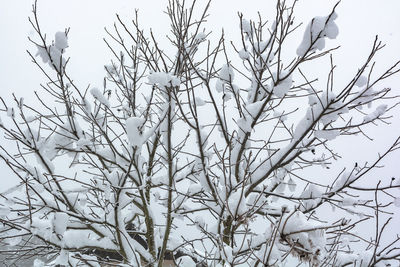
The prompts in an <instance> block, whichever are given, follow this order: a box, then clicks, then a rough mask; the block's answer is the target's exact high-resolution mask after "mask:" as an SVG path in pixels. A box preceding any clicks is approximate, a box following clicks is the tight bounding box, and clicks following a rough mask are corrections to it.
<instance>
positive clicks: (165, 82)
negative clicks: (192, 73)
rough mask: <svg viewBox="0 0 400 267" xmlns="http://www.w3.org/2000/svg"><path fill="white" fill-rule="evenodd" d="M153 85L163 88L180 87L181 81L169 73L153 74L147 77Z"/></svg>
mask: <svg viewBox="0 0 400 267" xmlns="http://www.w3.org/2000/svg"><path fill="white" fill-rule="evenodd" d="M147 79H148V80H149V83H150V84H151V85H157V84H158V85H159V86H161V87H168V86H173V87H176V86H179V85H180V84H181V81H180V80H179V78H178V77H176V76H174V75H172V74H170V73H167V72H153V73H150V74H149V75H148V76H147Z"/></svg>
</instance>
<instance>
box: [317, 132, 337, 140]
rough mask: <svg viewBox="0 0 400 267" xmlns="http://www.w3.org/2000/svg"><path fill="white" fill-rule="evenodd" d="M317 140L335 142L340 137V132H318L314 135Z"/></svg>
mask: <svg viewBox="0 0 400 267" xmlns="http://www.w3.org/2000/svg"><path fill="white" fill-rule="evenodd" d="M314 135H315V137H316V138H319V139H326V140H333V139H335V138H336V137H338V136H339V135H340V131H338V130H329V131H327V130H317V131H315V133H314Z"/></svg>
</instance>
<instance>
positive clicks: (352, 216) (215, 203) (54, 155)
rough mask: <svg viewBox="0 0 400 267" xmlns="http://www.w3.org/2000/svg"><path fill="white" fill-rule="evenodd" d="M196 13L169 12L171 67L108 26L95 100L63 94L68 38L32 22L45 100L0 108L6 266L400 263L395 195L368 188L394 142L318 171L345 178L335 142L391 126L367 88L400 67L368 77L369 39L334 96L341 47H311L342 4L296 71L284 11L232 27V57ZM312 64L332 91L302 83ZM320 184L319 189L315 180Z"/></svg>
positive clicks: (384, 105)
mask: <svg viewBox="0 0 400 267" xmlns="http://www.w3.org/2000/svg"><path fill="white" fill-rule="evenodd" d="M198 2H199V1H196V0H194V1H180V0H170V1H169V3H168V7H167V12H166V13H167V15H168V16H169V19H170V23H171V32H170V33H169V35H168V40H169V47H168V51H174V52H173V53H167V52H165V51H167V50H164V49H165V48H163V47H161V43H160V42H159V41H158V40H157V39H158V37H156V36H154V35H153V33H152V32H150V33H149V35H146V34H145V32H144V31H143V30H142V28H141V27H140V26H139V21H138V14H137V12H136V13H135V15H134V17H133V20H132V21H130V22H126V21H124V20H123V19H122V18H120V17H119V16H117V22H116V24H115V25H114V28H113V29H112V30H107V31H106V32H107V34H108V38H107V39H105V43H106V45H107V46H108V47H109V49H110V51H111V52H112V54H113V55H114V57H113V59H112V61H111V63H110V65H107V66H106V67H105V70H106V72H107V74H106V78H105V79H104V88H103V89H98V88H90V87H89V86H88V87H87V88H80V87H78V86H77V85H76V84H75V82H74V80H73V78H72V77H70V76H69V74H68V63H69V58H68V57H67V56H66V50H67V48H68V38H67V37H68V33H69V29H67V30H65V31H63V32H57V33H56V35H55V39H54V40H49V39H48V38H46V35H45V34H44V33H43V32H42V30H41V28H40V24H39V20H38V17H37V5H36V3H35V4H34V5H33V16H32V18H31V19H30V22H31V24H32V27H33V28H34V30H35V31H36V37H35V38H34V39H32V40H31V42H32V43H33V44H34V45H36V47H37V54H36V55H34V54H31V53H30V52H28V54H29V56H30V57H31V59H32V61H33V63H34V64H36V65H37V66H38V68H39V69H40V70H41V71H42V72H43V74H44V76H45V78H46V79H47V81H46V83H44V84H42V85H41V87H42V90H43V91H44V93H45V94H46V96H45V97H44V95H43V94H42V93H37V92H35V97H36V99H37V101H38V104H40V105H37V106H30V105H28V104H25V103H24V101H23V99H22V98H21V99H19V98H17V97H16V96H14V100H15V101H14V103H7V101H5V100H4V99H3V98H0V99H1V101H2V107H1V111H2V112H3V113H7V115H8V117H7V116H6V117H4V116H3V121H2V122H0V128H1V129H2V130H3V133H4V136H5V138H6V139H8V140H10V142H13V143H15V145H16V153H14V152H10V151H9V150H8V149H6V148H4V147H1V150H2V151H1V154H0V157H1V158H2V159H3V160H4V162H5V163H6V164H7V165H8V167H10V169H11V170H12V171H13V172H14V173H15V175H16V176H17V177H19V179H20V184H19V185H18V186H16V187H14V188H11V189H9V190H7V191H5V192H3V193H2V194H1V195H0V199H1V200H0V201H1V202H0V223H1V225H0V244H1V245H2V246H1V247H2V248H1V250H0V252H1V254H3V255H6V256H7V257H8V260H12V261H14V263H15V262H16V261H17V260H22V259H25V258H33V259H34V258H38V259H36V260H35V266H56V265H65V266H104V265H106V264H108V265H114V266H116V265H118V264H121V266H159V267H160V266H163V265H165V261H166V260H170V261H171V260H172V261H173V262H174V264H175V265H177V266H284V265H285V266H295V265H296V264H298V263H304V264H308V265H310V266H387V265H385V264H389V263H394V262H397V263H398V262H400V249H399V246H400V237H399V236H398V235H397V236H394V237H391V238H392V239H391V240H387V239H386V240H383V236H384V231H385V229H386V228H388V227H389V224H390V221H391V217H392V214H390V212H389V209H388V208H390V207H391V205H393V204H396V205H399V198H396V196H395V194H396V192H395V191H393V189H395V188H399V187H400V183H399V181H398V180H396V179H390V178H388V179H383V180H381V181H379V182H378V183H377V184H370V183H368V182H367V183H366V182H364V181H366V179H367V178H368V176H369V174H370V172H371V171H372V170H374V169H376V168H378V167H380V166H381V161H382V159H383V158H385V157H387V156H389V155H390V153H391V152H393V151H395V150H396V149H398V148H399V144H400V138H397V139H396V140H394V141H393V143H392V145H391V146H390V147H388V148H387V149H386V150H384V151H381V153H380V154H379V155H378V156H377V158H376V160H375V161H374V162H369V163H356V164H354V167H352V168H348V167H347V168H345V166H343V169H342V171H339V172H337V171H336V170H335V169H334V168H331V169H330V166H332V165H337V164H342V163H341V162H340V161H339V159H340V155H338V153H337V152H335V149H334V147H332V144H334V141H333V139H335V138H338V139H341V138H346V136H350V135H355V134H359V136H360V137H359V138H363V137H362V136H364V137H365V138H369V137H368V135H367V134H366V133H365V132H364V130H365V129H366V128H367V127H369V126H371V125H381V124H388V120H389V118H390V115H389V113H390V111H391V110H392V109H393V108H394V107H395V106H396V105H397V104H398V101H397V96H396V95H393V94H392V93H391V90H390V89H389V88H383V89H380V82H382V81H384V80H386V79H387V78H389V77H391V76H392V75H394V74H397V73H398V72H399V70H400V69H399V61H397V62H395V63H394V64H393V65H392V66H390V67H389V68H387V70H386V71H385V72H383V73H375V72H374V56H375V54H376V53H377V52H378V51H379V50H381V49H382V48H383V47H384V45H383V44H382V43H381V42H380V41H379V40H378V38H376V40H375V41H374V42H373V44H372V47H371V50H370V53H369V54H368V55H367V57H366V60H365V63H364V64H362V65H361V66H358V68H357V69H356V71H355V73H354V76H353V78H352V79H351V80H349V81H348V83H347V84H346V85H345V86H344V87H339V86H337V83H335V81H336V76H335V75H334V74H335V64H334V62H333V52H334V50H336V49H337V47H335V48H328V49H326V48H324V47H325V40H326V39H327V38H329V39H334V38H335V37H336V35H337V34H338V28H337V25H336V24H335V19H336V16H337V15H336V13H335V8H336V6H337V5H335V6H334V7H333V8H332V11H331V12H330V13H329V14H328V15H327V16H325V17H315V18H313V19H312V20H311V21H310V22H309V23H308V26H306V27H305V29H304V38H303V40H302V42H300V43H299V44H298V45H299V47H298V49H297V50H296V51H295V52H296V53H295V54H294V53H292V52H293V51H289V50H288V47H287V46H286V42H288V41H287V40H289V38H288V37H289V36H290V35H291V34H292V33H293V32H294V31H295V30H300V29H302V27H300V26H301V24H296V22H295V21H294V12H295V5H296V4H297V1H293V2H292V3H288V1H281V0H278V1H277V3H276V16H275V18H273V21H272V22H271V23H270V22H268V21H263V20H262V19H261V16H260V18H259V19H258V20H254V21H253V20H246V19H245V18H244V17H243V15H242V14H239V19H238V21H239V22H240V29H239V31H238V34H240V36H241V42H240V43H233V42H232V43H228V42H227V41H226V40H225V36H224V35H223V34H222V35H221V36H220V37H219V39H217V41H216V42H214V41H212V40H214V39H212V38H210V36H211V35H212V33H211V32H208V31H207V30H206V29H205V28H204V23H205V21H206V19H207V16H208V13H207V12H208V9H209V6H210V2H208V3H205V6H203V7H200V8H197V5H198V4H199V3H198ZM172 49H174V50H172ZM290 57H291V58H290ZM323 58H327V59H329V60H330V61H329V62H330V66H329V70H330V71H329V72H328V73H327V75H321V76H319V77H317V78H318V79H316V78H315V77H310V75H309V74H307V73H306V72H305V71H302V66H303V65H307V64H310V62H315V63H313V64H321V62H323V61H321V60H322V59H323ZM40 59H41V60H42V61H43V62H40ZM321 81H323V82H321ZM50 99H51V100H50ZM371 106H372V109H371ZM363 107H364V109H362V108H363ZM304 114H305V115H304ZM299 118H300V119H299ZM347 138H348V137H347ZM352 138H354V137H352ZM356 161H357V158H355V162H356ZM336 169H337V168H336ZM321 172H324V173H326V176H327V177H326V178H325V179H324V180H323V181H321V180H316V179H315V177H316V176H318V175H317V174H318V173H321ZM365 192H367V193H368V192H370V193H371V194H367V195H368V196H372V197H371V198H370V199H366V200H365V198H364V197H363V196H365V194H364V193H365ZM363 194H364V195H363ZM382 199H384V200H382ZM327 208H329V209H330V208H336V209H337V210H339V212H337V213H335V215H334V216H332V215H331V214H326V212H325V213H324V212H323V211H324V210H326V209H327ZM365 221H371V222H373V223H372V224H371V225H375V233H372V234H373V235H372V236H371V237H368V236H363V235H360V234H357V231H356V230H357V227H358V225H359V224H361V223H364V222H365ZM379 264H381V265H379Z"/></svg>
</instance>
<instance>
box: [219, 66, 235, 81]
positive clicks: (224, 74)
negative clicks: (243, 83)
mask: <svg viewBox="0 0 400 267" xmlns="http://www.w3.org/2000/svg"><path fill="white" fill-rule="evenodd" d="M219 78H220V79H221V80H224V81H233V79H234V78H235V73H234V72H233V68H232V67H231V66H229V65H228V64H225V65H223V66H222V68H221V70H220V71H219Z"/></svg>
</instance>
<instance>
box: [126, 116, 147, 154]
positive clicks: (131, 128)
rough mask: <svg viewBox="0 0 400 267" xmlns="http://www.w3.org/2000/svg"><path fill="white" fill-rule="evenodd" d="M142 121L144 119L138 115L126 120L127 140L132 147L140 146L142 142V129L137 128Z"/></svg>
mask: <svg viewBox="0 0 400 267" xmlns="http://www.w3.org/2000/svg"><path fill="white" fill-rule="evenodd" d="M143 123H144V119H143V118H139V117H130V118H128V119H127V120H126V132H127V135H128V140H129V142H130V143H131V145H132V146H134V147H140V146H142V144H143V141H144V140H143V131H141V130H140V129H139V128H140V127H141V126H142V125H143Z"/></svg>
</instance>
